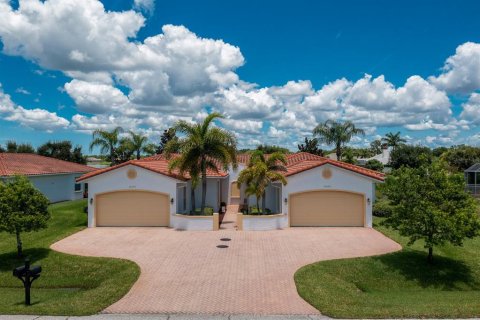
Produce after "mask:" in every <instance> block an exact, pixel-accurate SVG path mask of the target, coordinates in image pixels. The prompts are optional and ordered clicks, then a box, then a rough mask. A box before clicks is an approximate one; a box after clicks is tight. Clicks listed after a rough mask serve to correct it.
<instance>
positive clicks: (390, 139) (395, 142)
mask: <svg viewBox="0 0 480 320" xmlns="http://www.w3.org/2000/svg"><path fill="white" fill-rule="evenodd" d="M382 141H383V142H385V143H386V144H387V146H389V147H392V150H395V148H396V147H398V146H399V145H401V144H402V143H404V142H407V140H405V139H403V138H402V137H401V136H400V131H398V132H397V133H393V132H389V133H387V134H386V135H385V137H383V138H382Z"/></svg>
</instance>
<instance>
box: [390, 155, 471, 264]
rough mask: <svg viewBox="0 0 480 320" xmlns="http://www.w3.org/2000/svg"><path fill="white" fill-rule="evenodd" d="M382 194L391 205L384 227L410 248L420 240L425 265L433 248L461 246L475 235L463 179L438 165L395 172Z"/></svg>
mask: <svg viewBox="0 0 480 320" xmlns="http://www.w3.org/2000/svg"><path fill="white" fill-rule="evenodd" d="M383 190H384V195H385V196H387V198H388V199H389V200H390V203H391V204H392V205H393V210H392V213H391V215H390V216H389V217H387V219H386V220H385V221H384V223H385V225H387V226H389V227H392V228H393V229H395V230H398V231H399V232H400V234H401V235H402V236H406V237H409V238H410V239H409V244H410V245H411V244H413V243H415V242H416V241H418V240H423V241H424V242H425V248H426V249H428V258H427V259H428V261H429V262H431V261H432V259H433V249H434V247H435V246H438V245H443V244H445V243H447V242H448V243H451V244H453V245H455V246H461V245H462V244H463V240H464V239H465V238H473V237H475V236H477V235H478V234H479V231H480V220H479V216H478V211H477V209H478V208H477V204H476V201H475V199H473V197H471V196H470V195H469V194H468V193H467V192H466V191H465V182H464V178H463V176H462V175H461V174H450V173H449V172H448V170H447V169H446V167H445V164H444V163H443V162H441V161H435V162H433V163H432V164H423V165H422V166H420V167H419V168H407V167H403V168H401V169H399V170H396V171H395V172H394V173H393V174H392V175H389V176H388V177H387V179H386V181H385V186H384V188H383Z"/></svg>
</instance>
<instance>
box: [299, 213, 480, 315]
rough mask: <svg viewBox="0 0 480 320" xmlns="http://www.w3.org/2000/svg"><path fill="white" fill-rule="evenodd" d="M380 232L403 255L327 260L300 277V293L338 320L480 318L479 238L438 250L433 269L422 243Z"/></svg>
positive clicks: (376, 220) (385, 230)
mask: <svg viewBox="0 0 480 320" xmlns="http://www.w3.org/2000/svg"><path fill="white" fill-rule="evenodd" d="M380 221H381V219H380V218H376V219H375V222H376V225H375V228H376V229H377V230H379V231H381V232H383V233H384V234H385V235H387V236H388V237H390V238H392V239H394V240H395V241H397V242H398V243H400V244H401V245H402V246H403V247H404V249H403V250H402V251H400V252H396V253H391V254H386V255H382V256H376V257H369V258H357V259H343V260H333V261H323V262H318V263H315V264H312V265H308V266H305V267H303V268H301V269H299V270H298V271H297V273H296V274H295V282H296V284H297V290H298V292H299V294H300V295H301V296H302V297H303V298H304V299H305V300H306V301H307V302H309V303H310V304H311V305H313V306H314V307H315V308H317V309H318V310H319V311H320V312H321V313H323V314H325V315H328V316H331V317H336V318H424V317H425V318H457V317H463V318H469V317H478V316H480V239H479V238H477V239H474V240H467V241H466V242H465V244H464V246H463V247H453V246H450V245H447V246H444V247H441V248H436V249H435V251H434V254H435V262H434V264H433V265H428V264H427V263H426V251H425V250H424V249H423V246H422V245H421V244H420V243H418V244H415V245H414V246H412V247H407V246H406V240H405V238H402V237H400V236H399V235H398V233H396V232H394V231H392V230H389V229H386V228H383V227H380V226H378V223H379V222H380Z"/></svg>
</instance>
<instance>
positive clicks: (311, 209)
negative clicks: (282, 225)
mask: <svg viewBox="0 0 480 320" xmlns="http://www.w3.org/2000/svg"><path fill="white" fill-rule="evenodd" d="M364 216H365V213H364V196H363V195H361V194H357V193H351V192H343V191H333V190H332V191H311V192H304V193H298V194H294V195H291V196H290V225H291V226H296V227H316V226H332V227H335V226H344V227H353V226H364Z"/></svg>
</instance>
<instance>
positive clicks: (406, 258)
mask: <svg viewBox="0 0 480 320" xmlns="http://www.w3.org/2000/svg"><path fill="white" fill-rule="evenodd" d="M375 259H377V260H379V261H381V262H382V263H383V264H384V265H386V266H387V267H388V268H389V269H390V270H391V271H392V272H397V273H400V274H401V275H402V276H403V277H405V279H407V280H409V281H415V282H417V283H418V284H419V285H420V286H421V287H423V288H436V289H440V290H450V291H455V290H460V291H467V290H480V283H478V281H476V280H475V278H474V277H473V276H472V271H471V269H470V267H469V266H468V265H466V264H465V263H464V262H463V261H458V260H453V259H449V258H445V257H440V256H435V257H434V261H433V263H431V264H429V263H427V255H426V253H424V252H421V251H416V250H408V249H407V250H403V251H400V252H396V253H392V254H387V255H383V256H378V257H376V258H375Z"/></svg>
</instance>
